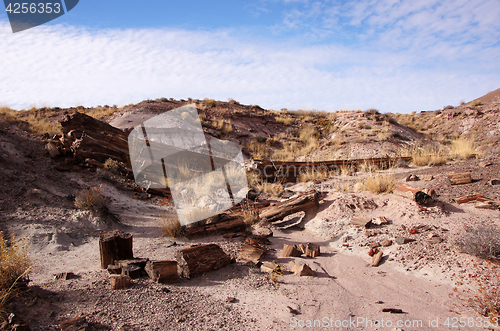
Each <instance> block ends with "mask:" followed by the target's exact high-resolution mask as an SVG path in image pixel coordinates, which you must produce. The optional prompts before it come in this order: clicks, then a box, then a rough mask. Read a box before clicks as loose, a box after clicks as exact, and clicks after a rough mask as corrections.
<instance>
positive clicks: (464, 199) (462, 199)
mask: <svg viewBox="0 0 500 331" xmlns="http://www.w3.org/2000/svg"><path fill="white" fill-rule="evenodd" d="M479 198H484V195H482V194H476V195H469V196H464V197H460V198H456V199H455V202H456V203H457V204H461V203H466V202H471V201H474V200H477V199H479Z"/></svg>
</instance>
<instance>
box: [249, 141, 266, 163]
mask: <svg viewBox="0 0 500 331" xmlns="http://www.w3.org/2000/svg"><path fill="white" fill-rule="evenodd" d="M247 148H248V150H249V151H250V154H251V155H252V158H253V159H255V160H262V159H264V158H266V157H268V156H269V147H267V146H266V145H265V144H264V143H262V142H260V141H259V140H258V139H255V138H254V139H252V140H251V141H250V143H249V144H248V146H247Z"/></svg>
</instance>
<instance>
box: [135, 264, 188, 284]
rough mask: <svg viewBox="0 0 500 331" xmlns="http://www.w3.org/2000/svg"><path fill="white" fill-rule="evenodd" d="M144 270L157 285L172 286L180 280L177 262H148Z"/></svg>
mask: <svg viewBox="0 0 500 331" xmlns="http://www.w3.org/2000/svg"><path fill="white" fill-rule="evenodd" d="M144 270H145V271H146V273H147V274H148V276H149V278H151V279H152V280H153V281H155V282H157V283H164V284H172V283H178V282H179V280H180V278H179V273H178V269H177V262H176V261H148V263H146V267H145V268H144Z"/></svg>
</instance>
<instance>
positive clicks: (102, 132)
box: [61, 113, 130, 164]
mask: <svg viewBox="0 0 500 331" xmlns="http://www.w3.org/2000/svg"><path fill="white" fill-rule="evenodd" d="M61 126H62V131H63V133H64V139H65V140H69V141H71V142H72V144H71V151H72V152H73V155H74V156H75V158H76V159H79V160H85V159H87V158H90V159H94V160H96V161H99V162H102V163H104V162H106V160H107V159H114V160H117V161H120V162H123V163H125V164H130V161H129V155H128V135H127V133H126V132H124V131H122V130H120V129H118V128H115V127H113V126H111V125H109V124H107V123H104V122H101V121H99V120H96V119H95V118H93V117H90V116H88V115H85V114H83V113H74V114H72V115H68V116H66V118H64V119H63V120H62V121H61Z"/></svg>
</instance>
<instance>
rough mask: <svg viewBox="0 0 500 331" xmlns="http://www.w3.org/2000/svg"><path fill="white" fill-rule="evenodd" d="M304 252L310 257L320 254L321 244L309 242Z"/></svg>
mask: <svg viewBox="0 0 500 331" xmlns="http://www.w3.org/2000/svg"><path fill="white" fill-rule="evenodd" d="M304 254H305V255H306V256H309V257H316V256H319V254H320V252H319V245H316V244H311V243H307V245H306V252H305V253H304Z"/></svg>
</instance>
